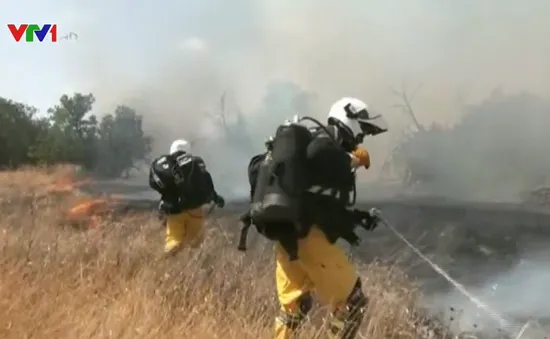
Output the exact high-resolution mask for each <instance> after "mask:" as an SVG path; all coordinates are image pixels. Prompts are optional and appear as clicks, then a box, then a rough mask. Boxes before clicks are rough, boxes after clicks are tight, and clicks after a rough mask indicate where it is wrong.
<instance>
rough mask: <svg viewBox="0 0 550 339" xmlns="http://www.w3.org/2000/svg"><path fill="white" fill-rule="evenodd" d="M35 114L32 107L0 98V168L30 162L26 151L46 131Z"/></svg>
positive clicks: (41, 121) (42, 121)
mask: <svg viewBox="0 0 550 339" xmlns="http://www.w3.org/2000/svg"><path fill="white" fill-rule="evenodd" d="M36 113H37V110H36V108H34V107H31V106H27V105H25V104H22V103H17V102H14V101H12V100H9V99H5V98H1V97H0V168H6V167H17V166H20V165H23V164H26V163H30V162H31V160H30V159H29V157H28V150H29V148H31V147H32V145H33V144H35V143H36V140H37V139H38V137H39V136H40V135H41V134H42V133H43V132H44V131H45V130H46V129H47V123H46V122H45V121H44V119H38V118H36Z"/></svg>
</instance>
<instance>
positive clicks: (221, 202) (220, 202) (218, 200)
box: [214, 194, 225, 208]
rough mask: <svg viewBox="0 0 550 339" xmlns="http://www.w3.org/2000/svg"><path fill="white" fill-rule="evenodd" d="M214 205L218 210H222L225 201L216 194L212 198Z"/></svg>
mask: <svg viewBox="0 0 550 339" xmlns="http://www.w3.org/2000/svg"><path fill="white" fill-rule="evenodd" d="M214 203H215V204H216V206H218V208H223V207H224V206H225V200H224V199H223V198H222V197H221V196H219V195H217V194H216V196H215V197H214Z"/></svg>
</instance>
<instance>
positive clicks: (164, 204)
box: [159, 200, 181, 214]
mask: <svg viewBox="0 0 550 339" xmlns="http://www.w3.org/2000/svg"><path fill="white" fill-rule="evenodd" d="M159 211H160V212H161V213H162V214H176V213H179V212H181V208H180V206H179V204H178V203H177V202H171V201H166V200H161V201H160V203H159Z"/></svg>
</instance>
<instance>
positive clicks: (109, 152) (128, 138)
mask: <svg viewBox="0 0 550 339" xmlns="http://www.w3.org/2000/svg"><path fill="white" fill-rule="evenodd" d="M98 132H99V133H98V134H99V135H98V136H99V138H98V162H97V165H96V170H97V172H98V173H100V174H102V175H106V176H110V177H118V176H120V175H124V176H128V175H129V173H128V171H129V170H130V169H132V168H133V167H134V166H135V163H136V161H138V160H142V159H144V158H145V157H146V156H147V155H148V154H149V152H151V145H152V139H151V138H150V137H148V136H145V135H144V133H143V129H142V117H141V116H139V115H137V114H136V112H135V111H134V110H133V109H132V108H130V107H127V106H118V107H117V108H116V109H115V113H114V115H112V114H108V115H106V116H104V117H103V118H102V119H101V123H100V125H99V131H98Z"/></svg>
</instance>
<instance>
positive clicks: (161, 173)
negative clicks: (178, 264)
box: [149, 139, 225, 254]
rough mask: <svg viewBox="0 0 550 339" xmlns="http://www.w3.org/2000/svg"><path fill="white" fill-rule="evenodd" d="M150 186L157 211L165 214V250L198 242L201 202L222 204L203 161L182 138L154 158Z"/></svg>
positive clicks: (201, 210)
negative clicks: (192, 152)
mask: <svg viewBox="0 0 550 339" xmlns="http://www.w3.org/2000/svg"><path fill="white" fill-rule="evenodd" d="M149 186H150V187H151V188H153V189H154V190H155V191H157V192H158V193H160V195H161V198H160V204H159V210H160V212H161V213H162V214H163V215H165V216H166V240H165V246H164V251H165V253H166V254H174V253H176V252H177V251H178V250H179V249H180V248H182V246H184V245H191V246H193V247H196V246H198V245H200V244H201V241H202V236H203V228H204V218H205V215H204V210H203V207H202V206H203V205H204V204H207V203H209V202H211V201H214V203H215V204H216V205H217V206H218V207H223V206H224V204H225V202H224V199H223V198H222V197H221V196H220V195H218V193H217V192H216V190H215V188H214V183H213V181H212V177H211V175H210V173H209V172H208V171H207V169H206V164H205V162H204V160H203V159H202V158H201V157H198V156H195V155H193V154H191V152H190V144H189V142H187V141H186V140H184V139H178V140H175V141H174V142H173V143H172V145H171V146H170V152H169V154H165V155H162V156H159V157H157V158H156V159H155V160H153V162H152V164H151V168H150V171H149Z"/></svg>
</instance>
